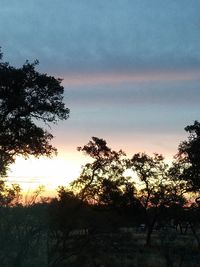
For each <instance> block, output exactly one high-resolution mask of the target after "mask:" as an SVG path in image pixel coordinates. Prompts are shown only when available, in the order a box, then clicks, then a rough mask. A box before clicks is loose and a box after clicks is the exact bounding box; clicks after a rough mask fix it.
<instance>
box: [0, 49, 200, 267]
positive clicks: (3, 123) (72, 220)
mask: <svg viewBox="0 0 200 267" xmlns="http://www.w3.org/2000/svg"><path fill="white" fill-rule="evenodd" d="M1 58H2V55H1V54H0V59H1ZM37 64H38V62H37V61H36V62H34V63H29V62H26V63H25V64H24V65H23V66H22V67H21V68H15V67H12V66H10V65H9V63H4V62H1V63H0V174H1V177H2V178H1V180H0V266H2V267H10V266H13V267H25V266H30V267H31V266H33V267H34V266H44V267H62V266H72V267H79V266H83V267H84V266H88V267H90V266H91V267H93V266H94V267H97V266H99V267H100V266H106V267H108V266H115V267H116V266H124V267H126V266H127V267H131V266H132V267H133V266H135V267H140V266H141V267H142V266H143V267H145V266H152V267H156V266H166V267H172V266H173V267H174V266H178V267H181V266H182V267H183V266H184V267H186V266H188V267H190V266H191V267H195V266H199V261H200V207H199V203H200V200H199V199H200V196H199V195H200V123H199V122H198V121H195V122H194V124H193V125H189V126H187V127H186V128H185V130H186V131H187V132H188V133H189V137H188V140H186V141H183V142H181V144H180V145H179V147H178V153H177V155H176V156H175V158H174V161H173V162H172V163H171V164H167V163H166V161H165V159H164V157H163V156H162V155H159V154H157V153H155V154H154V155H152V156H150V155H147V154H146V153H136V154H134V155H133V156H132V157H131V158H128V157H127V155H126V154H125V152H123V151H122V150H119V151H115V150H112V149H111V148H110V147H109V146H108V145H107V143H106V141H105V140H103V139H100V138H98V137H92V140H91V141H89V142H88V144H86V145H84V146H83V147H78V150H79V151H80V152H83V153H84V154H86V155H87V156H90V158H91V160H90V162H89V163H87V164H85V166H83V167H82V170H81V173H80V176H79V177H78V178H77V179H76V180H74V181H73V182H72V183H71V184H70V185H69V186H68V187H64V186H61V187H59V188H58V190H57V193H58V194H57V196H55V197H54V198H52V199H44V198H41V200H40V201H38V200H37V199H38V196H39V194H40V191H41V190H40V189H39V190H37V191H35V193H34V195H33V196H32V198H31V199H30V200H29V201H28V202H23V201H22V192H21V189H20V187H19V185H15V184H13V185H8V184H6V183H5V180H4V179H3V177H4V176H5V175H6V172H7V170H8V167H9V165H10V164H12V163H13V162H15V159H16V156H18V155H22V156H24V157H28V156H29V155H33V156H36V157H39V156H40V155H46V156H51V155H52V154H53V153H55V152H56V148H54V147H52V145H51V144H50V140H51V139H52V137H53V136H52V135H51V134H50V133H49V132H47V131H46V129H45V128H44V126H43V127H42V126H41V124H40V126H38V125H36V121H37V120H40V121H42V122H43V123H44V125H45V124H48V123H51V122H56V121H57V120H58V119H61V120H63V119H66V118H67V117H68V115H69V110H68V109H67V108H66V107H65V105H64V103H63V87H62V86H61V80H60V79H55V78H54V77H51V76H48V75H46V74H40V73H39V72H37V71H36V70H35V67H36V65H37ZM127 173H129V175H127ZM134 177H135V178H134Z"/></svg>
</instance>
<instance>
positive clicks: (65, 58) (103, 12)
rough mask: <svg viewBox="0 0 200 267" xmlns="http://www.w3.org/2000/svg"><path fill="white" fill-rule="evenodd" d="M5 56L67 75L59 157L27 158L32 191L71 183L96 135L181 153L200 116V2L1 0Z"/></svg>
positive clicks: (20, 172) (123, 144)
mask: <svg viewBox="0 0 200 267" xmlns="http://www.w3.org/2000/svg"><path fill="white" fill-rule="evenodd" d="M0 2H1V5H0V46H1V47H2V52H3V54H4V57H3V60H4V61H8V62H10V64H11V65H14V66H21V65H22V64H23V63H24V62H25V60H26V59H29V60H30V61H33V60H35V59H39V61H40V65H39V67H38V70H39V71H40V72H45V73H48V74H51V75H54V76H56V77H60V78H63V86H64V87H65V102H66V106H67V107H69V108H70V110H71V113H70V118H69V119H68V120H67V121H64V122H59V123H58V124H57V125H52V129H51V130H52V132H53V134H54V136H55V138H54V140H53V144H54V145H55V146H56V147H57V149H58V156H57V157H56V158H54V159H48V160H47V159H44V158H42V159H38V160H35V159H32V158H31V159H30V160H22V159H21V158H19V159H17V161H16V164H15V165H13V166H12V167H11V172H10V173H9V179H10V181H12V182H19V183H20V184H21V185H22V186H23V187H24V188H29V187H33V186H34V185H38V184H39V183H43V184H46V185H47V186H48V187H49V188H50V187H51V188H53V187H55V186H57V185H60V184H66V183H68V182H69V181H71V180H72V179H74V178H75V177H77V176H78V174H79V172H80V167H81V165H82V164H84V163H85V162H87V161H88V160H89V159H88V158H87V157H85V156H83V155H82V154H81V153H80V152H78V151H77V150H76V147H77V146H82V145H84V144H86V143H87V142H88V141H89V140H90V138H91V137H92V136H97V137H100V138H103V139H105V140H107V142H108V145H109V146H110V147H112V148H113V149H116V150H119V149H122V150H124V151H125V152H127V154H128V155H129V156H131V155H133V154H134V153H136V152H139V151H140V152H143V151H145V152H147V153H150V154H151V153H153V152H159V153H162V154H164V155H165V156H166V158H167V159H171V158H172V156H173V155H174V154H175V153H176V151H177V147H178V144H179V143H180V141H181V140H184V139H185V138H186V134H185V132H184V127H185V126H186V125H188V124H192V123H193V121H194V120H195V119H197V120H200V32H199V29H200V13H199V10H200V1H199V0H189V1H188V0H166V1H161V0H73V1H72V0H57V1H56V0H20V1H19V0H9V1H8V0H0Z"/></svg>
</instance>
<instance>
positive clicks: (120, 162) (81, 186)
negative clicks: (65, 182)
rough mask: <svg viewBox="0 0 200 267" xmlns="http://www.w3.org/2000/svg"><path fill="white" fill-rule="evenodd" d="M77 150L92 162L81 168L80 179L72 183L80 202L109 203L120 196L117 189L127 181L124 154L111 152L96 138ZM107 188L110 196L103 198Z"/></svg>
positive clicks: (102, 141) (101, 140) (104, 142)
mask: <svg viewBox="0 0 200 267" xmlns="http://www.w3.org/2000/svg"><path fill="white" fill-rule="evenodd" d="M78 150H79V151H82V152H83V153H85V154H86V155H89V156H90V157H91V158H92V159H93V161H92V162H91V163H87V164H86V165H85V166H84V167H83V169H82V172H81V174H80V177H79V178H78V179H76V180H75V181H74V182H73V183H72V188H74V189H75V192H78V197H79V198H81V199H82V200H86V201H88V202H90V203H91V202H93V203H99V202H101V201H102V202H104V203H108V202H110V203H111V202H112V201H113V200H114V197H117V195H118V196H119V194H120V192H119V190H118V188H119V187H120V186H121V185H122V184H125V183H126V182H127V179H128V178H127V177H125V176H124V172H125V170H126V165H127V160H126V155H125V153H124V152H123V151H121V150H120V151H118V152H116V151H114V150H111V148H109V147H108V146H107V143H106V141H105V140H103V139H100V138H98V137H92V140H91V141H89V143H88V144H87V145H85V146H83V147H78ZM109 187H110V188H109ZM108 188H109V190H110V196H109V195H108V194H107V196H105V194H104V193H105V191H106V190H108ZM111 190H112V192H111ZM111 194H112V196H111ZM106 198H107V199H106ZM109 198H110V199H109ZM111 198H112V199H111Z"/></svg>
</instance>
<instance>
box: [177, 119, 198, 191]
mask: <svg viewBox="0 0 200 267" xmlns="http://www.w3.org/2000/svg"><path fill="white" fill-rule="evenodd" d="M185 131H186V132H188V133H189V136H188V140H187V141H183V142H181V144H180V145H179V149H178V154H177V160H178V163H177V164H179V176H178V178H179V179H182V180H185V181H186V182H187V191H188V192H194V193H199V191H200V123H199V122H198V121H195V122H194V124H192V125H189V126H187V127H185Z"/></svg>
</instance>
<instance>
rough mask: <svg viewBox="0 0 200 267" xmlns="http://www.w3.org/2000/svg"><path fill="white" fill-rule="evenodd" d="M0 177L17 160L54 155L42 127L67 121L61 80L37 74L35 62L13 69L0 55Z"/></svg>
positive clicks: (47, 133)
mask: <svg viewBox="0 0 200 267" xmlns="http://www.w3.org/2000/svg"><path fill="white" fill-rule="evenodd" d="M0 60H1V61H0V174H1V175H5V174H6V172H7V169H8V166H9V165H10V164H12V163H14V162H15V159H16V156H18V155H22V156H24V157H28V156H29V155H33V156H36V157H39V156H41V155H45V156H51V155H52V154H53V153H55V152H56V148H54V147H53V146H52V145H51V144H50V141H51V139H52V138H53V136H52V134H51V133H49V132H48V130H47V129H46V128H47V127H45V125H46V126H47V125H48V124H49V123H55V122H57V121H58V120H64V119H67V118H68V116H69V109H68V108H66V107H65V104H64V102H63V92H64V88H63V86H62V85H61V81H62V80H61V79H56V78H54V77H52V76H48V75H47V74H42V73H39V72H38V71H36V69H35V68H36V66H37V65H38V61H35V62H33V63H29V62H28V61H26V63H25V64H24V65H23V66H22V67H20V68H16V67H13V66H11V65H10V64H9V63H5V62H2V54H0Z"/></svg>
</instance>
